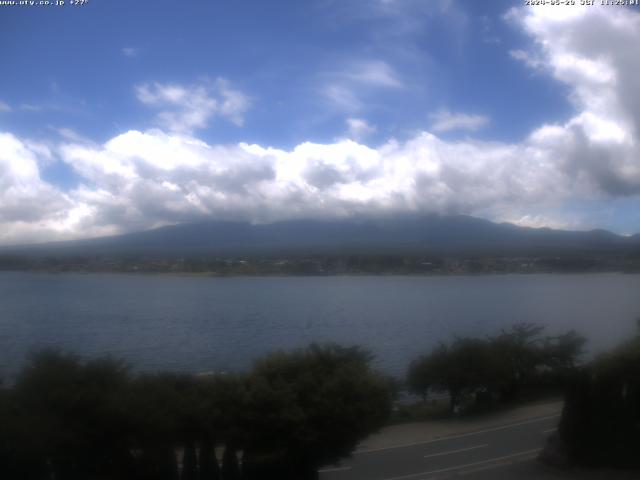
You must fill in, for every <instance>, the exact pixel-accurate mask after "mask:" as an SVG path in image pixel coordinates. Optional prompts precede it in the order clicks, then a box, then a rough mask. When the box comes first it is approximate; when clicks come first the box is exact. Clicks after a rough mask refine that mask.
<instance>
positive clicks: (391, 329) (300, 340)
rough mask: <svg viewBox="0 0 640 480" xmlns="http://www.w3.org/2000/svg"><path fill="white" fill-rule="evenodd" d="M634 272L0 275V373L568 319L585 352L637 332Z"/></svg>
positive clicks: (378, 345) (195, 367)
mask: <svg viewBox="0 0 640 480" xmlns="http://www.w3.org/2000/svg"><path fill="white" fill-rule="evenodd" d="M638 317H640V275H625V274H594V275H559V274H556V275H554V274H550V275H490V276H442V277H420V276H415V277H413V276H371V277H369V276H366V277H365V276H352V277H260V278H255V277H232V278H215V277H188V276H184V277H183V276H151V275H149V276H146V275H117V274H88V275H87V274H44V273H27V272H0V376H7V375H10V374H11V373H12V372H15V371H16V370H17V369H19V368H20V367H21V365H22V364H23V363H24V361H25V357H26V355H27V354H28V352H29V351H32V350H34V349H40V348H43V347H61V348H63V349H66V350H68V351H72V352H75V353H78V354H81V355H83V356H89V357H90V356H96V355H103V354H107V353H108V354H112V355H114V356H116V357H119V358H124V359H125V360H127V361H128V362H129V363H131V365H132V366H133V367H134V368H136V369H138V370H144V371H153V370H159V369H167V370H176V371H191V372H200V371H214V370H215V371H238V370H243V369H246V368H248V367H250V365H251V363H252V361H253V360H254V359H255V358H257V357H259V356H260V355H263V354H265V353H267V352H271V351H273V350H276V349H289V348H294V347H299V346H304V345H307V344H309V343H310V342H313V341H320V342H325V341H326V342H329V341H331V342H339V343H341V344H359V345H363V346H366V347H368V348H369V349H370V350H371V351H372V352H373V353H374V354H375V355H376V359H375V364H376V366H377V367H378V368H380V369H381V370H384V371H385V372H388V373H391V374H395V375H402V374H403V373H404V371H405V369H406V367H407V365H408V363H409V362H410V361H411V359H413V358H415V357H416V356H418V355H420V354H421V353H424V352H427V351H428V350H429V349H430V348H431V347H432V346H434V345H435V344H437V343H438V342H439V341H444V340H448V339H450V338H451V337H452V336H453V335H456V334H458V335H465V334H472V335H484V334H492V333H496V332H498V331H499V330H500V328H503V327H507V326H509V325H510V324H512V323H515V322H522V321H527V322H537V323H542V324H545V325H548V331H549V333H560V332H563V331H566V330H568V329H576V330H578V331H579V332H580V333H582V334H583V335H585V336H587V337H588V339H589V343H588V347H589V349H590V351H591V353H594V352H598V351H601V350H603V349H607V348H610V347H612V346H614V345H615V344H616V343H618V342H619V341H621V340H624V339H625V338H628V337H629V336H630V335H632V334H633V333H634V332H635V331H636V318H638Z"/></svg>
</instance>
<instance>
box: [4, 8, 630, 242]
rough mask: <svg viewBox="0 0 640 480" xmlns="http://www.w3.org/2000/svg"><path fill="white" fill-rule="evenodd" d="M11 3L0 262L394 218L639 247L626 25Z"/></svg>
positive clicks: (565, 13)
mask: <svg viewBox="0 0 640 480" xmlns="http://www.w3.org/2000/svg"><path fill="white" fill-rule="evenodd" d="M598 2H600V0H598ZM10 3H11V2H4V1H2V2H0V244H5V245H6V244H20V243H33V242H42V241H52V240H65V239H73V238H86V237H95V236H101V235H112V234H118V233H124V232H130V231H137V230H142V229H148V228H154V227H158V226H162V225H168V224H176V223H183V222H194V221H200V220H204V219H215V220H238V221H250V222H254V223H267V222H273V221H279V220H286V219H298V218H318V219H335V218H352V217H353V218H355V217H359V216H389V215H394V214H399V213H419V214H433V213H437V214H469V215H475V216H479V217H483V218H488V219H491V220H494V221H499V222H502V221H507V222H512V223H516V224H519V225H524V226H532V227H551V228H567V229H592V228H606V229H609V230H612V231H614V232H617V233H620V234H631V233H636V232H640V208H638V206H639V205H640V203H639V200H640V145H639V143H638V139H639V138H640V136H639V134H640V55H639V54H638V45H640V7H636V6H629V7H621V6H617V5H601V4H596V5H591V6H579V5H574V6H556V5H553V6H552V5H546V6H526V5H524V2H523V1H520V0H518V1H510V0H504V1H503V0H496V1H482V2H479V1H477V0H273V1H264V0H234V1H229V0H227V1H223V0H189V1H184V2H175V1H171V2H169V1H165V0H154V1H147V0H136V1H135V2H132V1H130V0H88V1H86V2H76V3H72V2H70V1H66V2H65V4H64V5H55V0H51V2H50V3H51V5H38V4H39V3H40V1H36V2H35V3H34V2H28V1H27V2H25V3H26V4H25V5H19V3H20V2H19V1H16V2H15V3H17V4H16V5H10ZM30 3H33V4H30ZM576 3H580V2H576Z"/></svg>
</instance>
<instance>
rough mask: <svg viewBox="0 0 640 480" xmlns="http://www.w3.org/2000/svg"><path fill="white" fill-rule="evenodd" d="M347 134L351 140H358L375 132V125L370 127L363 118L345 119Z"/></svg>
mask: <svg viewBox="0 0 640 480" xmlns="http://www.w3.org/2000/svg"><path fill="white" fill-rule="evenodd" d="M346 124H347V134H348V135H349V138H351V139H353V140H360V139H362V138H364V137H367V136H369V135H371V134H373V133H375V132H376V130H377V128H376V126H375V125H371V124H370V123H369V122H367V121H366V120H365V119H363V118H347V120H346Z"/></svg>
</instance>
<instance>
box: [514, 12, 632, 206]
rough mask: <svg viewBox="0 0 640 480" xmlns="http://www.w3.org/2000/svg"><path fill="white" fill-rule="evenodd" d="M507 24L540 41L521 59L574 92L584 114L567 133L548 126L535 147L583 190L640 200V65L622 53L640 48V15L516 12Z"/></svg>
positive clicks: (571, 122) (540, 131) (535, 134)
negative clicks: (552, 157) (544, 150)
mask: <svg viewBox="0 0 640 480" xmlns="http://www.w3.org/2000/svg"><path fill="white" fill-rule="evenodd" d="M506 18H507V19H508V20H509V21H511V22H513V23H514V24H516V25H517V26H518V27H520V28H523V29H524V31H525V32H526V33H527V34H528V35H529V36H530V37H531V38H532V39H533V40H534V44H533V47H532V48H531V49H530V50H528V51H521V52H522V53H518V54H516V55H515V56H516V57H519V58H520V59H522V60H524V61H525V63H527V64H529V65H530V66H532V67H535V68H537V69H539V70H542V71H545V72H548V73H549V74H550V75H552V76H553V77H554V78H555V79H556V80H558V81H559V82H561V83H563V84H565V85H567V86H568V87H569V88H570V91H571V94H570V99H571V101H572V102H573V104H574V107H575V109H576V113H575V116H574V117H573V118H571V119H570V120H569V121H567V122H566V123H565V124H564V125H543V126H541V127H540V128H538V129H537V130H536V131H534V132H533V133H532V136H531V137H532V139H536V140H538V141H540V142H543V143H544V144H545V145H546V148H547V149H548V150H549V151H555V155H556V157H557V158H558V160H557V161H558V162H559V163H560V164H561V165H562V168H563V170H564V171H566V172H568V173H569V174H571V175H572V176H574V177H576V178H580V179H581V182H582V183H584V184H590V185H591V187H592V188H595V189H598V190H601V191H602V192H604V193H606V194H609V195H614V196H615V195H637V194H639V193H640V161H639V160H638V159H640V147H639V145H638V141H637V139H638V138H640V77H639V76H638V74H637V72H638V71H640V57H639V56H638V55H636V54H635V53H632V51H631V50H628V49H621V48H618V47H616V45H635V44H638V42H640V14H639V13H638V12H634V11H631V10H629V9H605V8H589V7H580V6H575V7H572V6H570V7H563V6H560V7H558V8H531V9H520V8H514V9H512V10H510V11H509V13H508V14H507V15H506ZM512 55H514V54H513V53H512ZM528 59H529V60H528ZM530 59H535V60H530Z"/></svg>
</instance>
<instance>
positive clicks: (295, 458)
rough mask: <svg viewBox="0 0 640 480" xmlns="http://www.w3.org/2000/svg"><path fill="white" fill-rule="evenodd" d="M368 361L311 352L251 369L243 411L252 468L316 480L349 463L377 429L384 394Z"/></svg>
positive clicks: (327, 349)
mask: <svg viewBox="0 0 640 480" xmlns="http://www.w3.org/2000/svg"><path fill="white" fill-rule="evenodd" d="M370 360H371V356H370V355H369V354H368V353H367V352H366V351H364V350H361V349H360V348H357V347H351V348H345V347H340V346H336V345H325V346H318V345H312V346H311V347H309V348H307V349H304V350H297V351H294V352H291V353H276V354H273V355H270V356H268V357H266V358H265V359H263V360H261V361H259V362H257V364H256V366H255V368H254V370H253V372H252V375H251V377H250V379H249V381H248V393H249V401H248V404H247V405H246V407H245V408H246V412H245V413H246V424H245V430H246V431H247V432H249V437H248V438H247V439H246V445H245V448H244V450H245V455H246V456H247V460H248V463H249V464H250V465H251V466H252V468H256V469H257V468H258V466H259V465H260V464H261V465H264V466H268V469H269V470H270V472H276V471H277V472H279V477H278V478H281V479H287V478H290V479H297V480H303V479H307V478H316V477H317V469H318V467H320V466H321V465H324V464H329V463H335V462H337V461H338V460H339V459H341V458H342V457H345V456H347V455H349V454H350V453H351V452H352V451H353V449H354V448H355V447H356V445H357V444H358V442H359V441H360V440H362V439H363V438H364V437H366V436H367V435H369V434H370V433H372V432H373V431H375V430H377V429H378V428H380V427H381V426H382V425H383V424H384V422H385V420H386V419H387V418H388V415H389V413H390V407H391V394H390V392H389V388H388V382H387V381H386V379H385V378H384V377H383V376H381V375H379V374H377V373H376V372H374V371H373V370H372V369H371V368H370V366H369V362H370ZM261 478H265V477H264V475H263V476H262V477H261ZM266 478H271V477H266Z"/></svg>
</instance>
